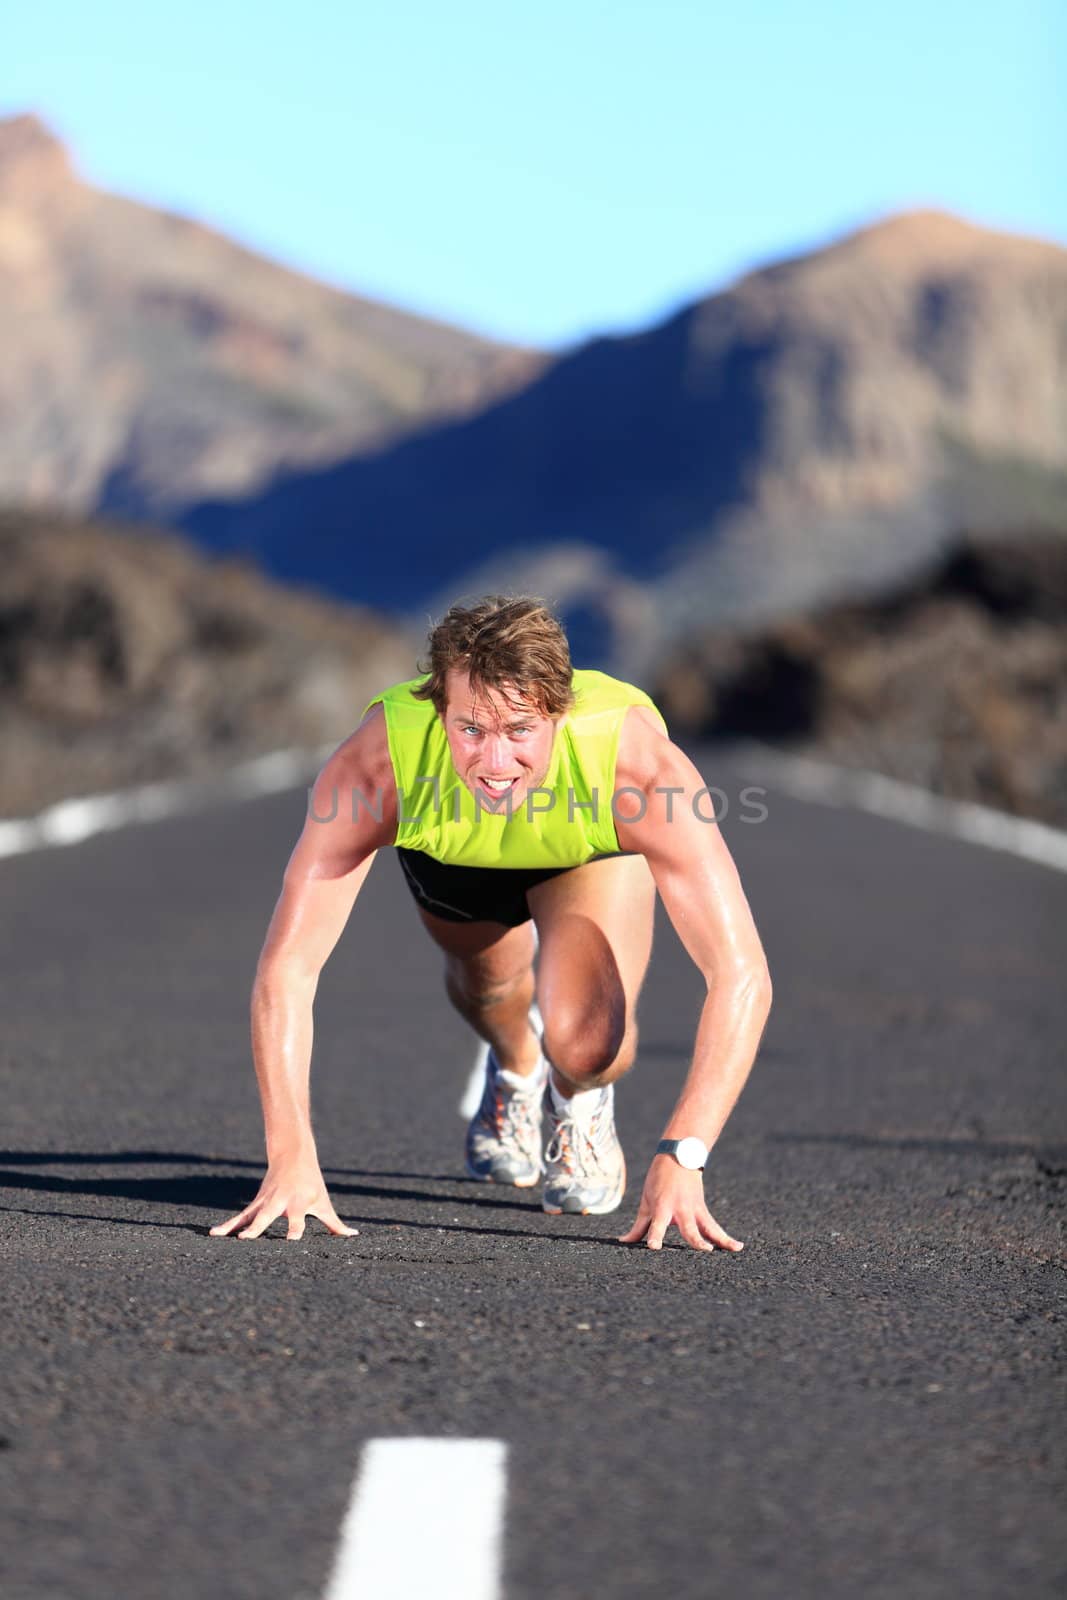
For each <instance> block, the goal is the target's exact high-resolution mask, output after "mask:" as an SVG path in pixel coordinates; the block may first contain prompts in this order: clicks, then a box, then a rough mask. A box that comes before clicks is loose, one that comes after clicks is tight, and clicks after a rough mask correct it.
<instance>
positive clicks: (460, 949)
mask: <svg viewBox="0 0 1067 1600" xmlns="http://www.w3.org/2000/svg"><path fill="white" fill-rule="evenodd" d="M418 912H419V916H420V917H421V918H422V922H423V925H424V927H425V928H426V930H427V932H428V933H429V935H430V937H431V938H432V939H433V941H434V943H435V944H437V945H438V946H439V947H440V948H441V949H442V950H443V951H444V953H445V989H446V991H447V993H448V997H449V999H450V1000H451V1002H452V1004H453V1005H454V1006H455V1008H456V1010H457V1011H458V1012H459V1014H460V1016H461V1017H463V1018H464V1019H465V1021H467V1022H469V1023H470V1025H471V1027H472V1028H473V1029H474V1031H475V1033H476V1034H477V1035H478V1037H479V1038H480V1039H484V1040H485V1041H486V1042H487V1043H488V1044H489V1045H490V1047H491V1048H492V1051H493V1054H494V1055H495V1056H496V1059H497V1061H498V1063H499V1064H500V1066H501V1067H503V1068H504V1069H505V1070H506V1071H508V1072H514V1073H517V1074H518V1075H519V1076H520V1077H526V1076H528V1075H529V1074H530V1073H532V1072H534V1071H535V1070H536V1069H537V1067H538V1065H539V1064H540V1059H541V1051H540V1045H539V1042H538V1039H537V1035H536V1034H535V1033H534V1031H533V1028H532V1027H531V1026H530V1018H529V1011H530V1006H531V1004H532V1002H533V998H534V972H533V959H534V954H535V952H536V948H537V945H536V941H535V939H534V930H533V924H532V923H531V922H524V923H521V924H520V925H519V927H517V928H508V927H505V925H504V924H503V923H502V922H449V921H448V920H447V919H446V918H444V917H436V916H434V915H433V913H432V912H430V911H425V910H423V908H422V907H421V906H420V907H419V908H418Z"/></svg>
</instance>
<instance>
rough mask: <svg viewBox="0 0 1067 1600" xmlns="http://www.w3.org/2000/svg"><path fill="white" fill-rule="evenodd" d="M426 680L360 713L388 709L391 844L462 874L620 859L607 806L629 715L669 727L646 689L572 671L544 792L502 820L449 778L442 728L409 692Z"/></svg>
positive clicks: (398, 687)
mask: <svg viewBox="0 0 1067 1600" xmlns="http://www.w3.org/2000/svg"><path fill="white" fill-rule="evenodd" d="M426 681H427V680H426V676H425V675H423V676H422V677H418V678H409V679H408V680H407V681H406V682H404V683H396V684H393V685H392V687H391V688H388V689H384V690H383V691H382V692H381V694H376V695H375V696H374V699H373V700H369V701H368V702H367V704H366V706H365V707H364V710H363V714H364V715H366V713H367V712H368V711H369V710H370V708H371V706H373V705H377V704H379V702H380V703H381V704H382V705H383V706H384V708H385V726H386V733H387V735H388V740H389V754H390V757H391V758H392V764H393V775H394V777H395V779H396V788H397V812H398V818H399V820H398V824H397V832H396V839H395V841H394V843H395V844H397V845H401V846H403V847H404V848H405V849H408V850H422V851H424V852H425V853H426V854H427V855H429V856H433V858H434V860H435V861H446V862H449V863H450V864H452V865H455V866H463V867H512V868H519V867H577V866H581V864H582V863H583V862H585V861H590V860H591V859H592V858H593V857H594V856H598V855H618V854H619V853H620V852H619V842H618V839H617V837H616V834H615V819H614V816H613V814H612V809H611V798H612V795H613V793H614V791H615V759H616V755H617V752H618V746H619V734H620V732H621V731H622V724H623V720H624V718H625V716H626V711H627V709H628V707H630V706H647V707H648V708H649V709H650V710H652V711H654V712H655V714H656V716H657V717H658V718H659V720H660V722H661V723H662V724H663V731H664V733H666V732H667V724H666V722H665V721H664V718H663V714H662V712H661V711H660V710H659V708H658V706H656V705H654V704H653V702H652V701H651V700H650V699H649V697H648V695H647V694H645V692H644V690H643V689H638V688H636V687H635V686H634V685H633V684H632V683H623V682H622V680H621V679H620V678H612V677H609V676H608V674H607V673H604V672H594V671H591V670H583V669H579V670H576V671H575V672H574V674H573V676H572V679H571V687H572V689H573V690H574V695H575V703H574V705H573V707H572V709H571V711H570V712H569V714H568V715H567V717H566V718H565V720H564V721H563V722H562V723H560V724H559V725H558V726H557V728H556V737H555V742H554V744H553V748H552V759H551V763H550V765H549V769H548V772H547V773H546V775H545V779H544V782H543V784H542V785H541V787H539V788H537V789H533V790H531V791H530V793H529V794H528V795H527V796H526V797H525V798H524V799H522V800H520V801H519V802H518V804H517V805H515V806H513V807H512V808H511V814H510V816H509V815H508V810H507V807H506V805H504V804H502V805H501V807H500V809H499V810H498V811H495V812H494V811H492V810H491V809H490V807H489V805H488V803H486V802H484V801H481V800H480V799H479V798H478V797H477V796H475V795H473V794H472V793H471V791H470V790H469V789H468V788H467V785H466V784H465V783H464V782H463V780H462V778H461V777H460V776H459V773H458V772H457V771H456V768H455V765H454V763H453V761H452V752H451V750H450V749H449V747H448V739H447V736H446V734H445V729H444V724H443V723H442V721H441V718H440V717H439V716H438V715H437V712H436V710H435V709H434V706H433V702H432V701H430V700H416V699H415V698H414V696H413V695H412V692H411V691H412V690H413V689H415V688H418V687H419V686H420V685H421V684H423V683H425V682H426Z"/></svg>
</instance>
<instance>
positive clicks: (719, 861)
mask: <svg viewBox="0 0 1067 1600" xmlns="http://www.w3.org/2000/svg"><path fill="white" fill-rule="evenodd" d="M383 845H392V846H394V847H395V848H396V849H397V851H398V854H399V857H400V861H401V865H402V867H403V869H404V874H405V878H406V880H407V883H408V886H409V888H410V889H411V892H412V894H413V896H414V898H415V900H416V904H417V906H418V914H419V916H420V917H421V920H422V922H423V924H424V926H425V928H426V930H427V932H428V933H429V935H430V937H431V938H432V939H433V940H434V941H435V942H436V943H437V944H438V945H439V946H440V948H441V949H442V950H443V951H444V955H445V984H446V988H447V992H448V995H449V998H450V999H451V1001H452V1003H453V1005H454V1006H455V1007H456V1008H457V1010H458V1011H459V1012H460V1014H461V1015H462V1016H463V1017H465V1018H466V1020H467V1021H468V1022H469V1023H470V1024H471V1026H472V1027H473V1028H474V1029H475V1031H476V1032H477V1033H478V1034H479V1035H480V1036H481V1038H482V1039H483V1040H485V1041H486V1042H487V1044H488V1046H489V1048H488V1052H487V1058H486V1081H485V1092H484V1094H483V1097H482V1103H481V1105H480V1107H479V1109H478V1112H477V1113H476V1115H475V1116H474V1118H473V1120H472V1122H471V1124H470V1127H469V1128H468V1132H467V1169H468V1171H469V1172H470V1173H471V1175H472V1176H474V1177H476V1178H479V1179H481V1180H483V1181H487V1182H498V1183H512V1184H516V1185H518V1186H520V1187H522V1186H527V1187H528V1186H530V1185H532V1184H534V1183H536V1182H537V1180H538V1179H539V1178H540V1177H541V1176H542V1170H543V1167H542V1155H541V1118H542V1112H543V1113H544V1114H545V1115H546V1116H547V1118H548V1121H549V1125H550V1138H549V1142H548V1146H547V1149H546V1150H545V1167H544V1177H545V1185H544V1193H543V1202H542V1203H543V1205H544V1208H545V1210H546V1211H549V1212H553V1213H570V1212H577V1213H594V1214H600V1213H606V1212H610V1211H613V1210H615V1209H616V1208H617V1207H618V1205H619V1204H620V1202H621V1200H622V1196H623V1190H624V1187H625V1162H624V1158H623V1153H622V1149H621V1147H620V1145H619V1141H618V1137H617V1135H616V1133H615V1124H614V1116H613V1097H614V1084H615V1081H616V1080H617V1079H618V1078H620V1077H621V1076H622V1075H623V1073H625V1072H626V1071H627V1070H628V1069H629V1067H630V1066H631V1065H632V1063H633V1060H634V1055H635V1052H636V1047H637V1019H636V1007H637V998H638V993H639V991H640V988H641V984H642V982H643V980H644V976H645V971H646V969H647V966H648V961H649V956H650V954H651V949H652V926H653V912H654V907H655V898H656V891H657V890H658V891H659V894H660V896H661V897H662V899H663V903H664V905H665V906H666V908H667V912H668V914H669V916H670V918H671V921H672V923H673V925H674V927H675V929H676V930H677V932H678V936H679V938H680V939H681V941H682V943H683V944H684V946H685V948H686V950H687V951H688V952H689V954H690V956H691V957H692V958H693V961H694V962H695V963H696V965H697V966H698V967H699V969H700V971H701V973H702V974H703V976H704V979H705V982H706V985H707V996H706V999H705V1001H704V1006H703V1010H702V1013H701V1016H700V1022H699V1025H698V1028H697V1034H696V1042H695V1046H694V1053H693V1061H692V1065H691V1067H690V1070H689V1073H688V1075H687V1077H686V1080H685V1084H684V1086H683V1088H682V1092H681V1096H680V1098H679V1100H678V1102H677V1104H676V1106H675V1108H674V1110H673V1112H672V1113H671V1116H670V1118H669V1120H668V1122H667V1126H666V1128H665V1130H664V1139H663V1141H662V1142H661V1144H660V1146H659V1147H658V1148H657V1151H656V1153H655V1154H654V1155H653V1158H652V1161H651V1165H650V1166H649V1169H648V1175H647V1177H646V1179H645V1183H644V1189H643V1192H642V1195H641V1201H640V1205H639V1207H638V1211H637V1217H636V1220H635V1221H634V1223H633V1226H632V1227H631V1228H630V1229H629V1231H628V1232H627V1233H625V1234H623V1235H622V1236H621V1240H620V1242H621V1243H624V1244H629V1243H637V1242H639V1241H640V1240H642V1239H643V1240H644V1241H645V1243H646V1244H647V1245H648V1247H649V1248H650V1249H653V1250H658V1249H659V1248H660V1246H661V1245H662V1243H663V1238H664V1235H665V1233H666V1232H667V1229H668V1228H669V1227H670V1226H671V1225H672V1224H673V1225H674V1226H675V1227H677V1228H678V1230H679V1232H680V1233H681V1235H682V1238H683V1239H684V1240H685V1241H686V1243H687V1244H689V1245H690V1246H692V1248H693V1249H695V1250H713V1249H715V1248H721V1249H728V1250H740V1249H742V1248H743V1246H742V1244H741V1242H740V1241H739V1240H737V1239H733V1238H731V1236H730V1235H729V1234H728V1233H727V1232H726V1230H725V1229H724V1228H722V1227H720V1226H719V1224H718V1223H717V1222H716V1221H715V1219H714V1218H713V1217H712V1216H711V1215H710V1213H709V1211H708V1209H707V1206H706V1204H705V1201H704V1189H703V1177H702V1173H703V1167H704V1162H705V1160H706V1158H707V1151H708V1147H710V1146H712V1145H713V1144H714V1143H715V1140H716V1139H717V1138H718V1136H719V1133H720V1132H721V1130H722V1127H723V1125H724V1123H725V1122H726V1119H727V1117H728V1116H729V1114H730V1111H731V1110H732V1108H733V1105H734V1103H735V1101H736V1099H737V1097H738V1095H739V1094H740V1092H741V1089H742V1087H743V1085H744V1082H745V1080H746V1078H747V1076H748V1073H749V1071H750V1069H751V1066H752V1062H753V1059H754V1057H755V1054H756V1049H757V1046H758V1044H759V1040H760V1037H761V1035H762V1033H763V1028H764V1025H765V1023H766V1020H767V1014H768V1011H769V1009H770V1003H771V984H770V978H769V974H768V970H767V963H766V960H765V959H764V954H763V950H762V948H761V945H760V940H759V937H758V935H757V933H756V929H755V926H754V924H753V920H752V916H751V913H750V911H749V907H748V903H747V901H746V899H745V896H744V894H743V892H742V889H741V884H740V882H739V879H738V875H737V871H736V869H735V867H734V864H733V861H732V859H731V857H730V854H729V852H728V850H727V848H726V845H725V842H724V841H723V839H722V836H721V834H720V832H719V829H718V826H717V824H716V822H715V818H714V807H713V806H712V805H711V802H710V797H709V794H708V791H707V789H706V788H705V786H704V783H703V780H702V778H701V776H700V773H699V772H698V771H697V769H696V767H695V766H694V765H693V763H692V762H691V761H690V760H689V758H688V757H687V756H686V755H685V753H684V752H683V751H682V750H680V749H679V748H678V747H677V746H676V745H674V744H673V743H672V742H671V740H670V739H669V738H668V736H667V730H666V725H665V723H664V721H663V718H662V716H661V715H660V713H659V711H658V710H657V709H656V707H655V706H654V705H653V703H652V701H651V700H650V699H649V697H648V696H647V695H646V694H644V693H643V692H642V691H641V690H640V689H637V688H635V687H634V686H633V685H631V684H627V683H623V682H621V681H620V680H618V679H616V678H611V677H608V676H607V675H606V674H604V673H599V672H586V671H574V670H573V669H572V667H571V661H570V652H569V649H568V645H567V640H566V635H565V634H564V632H563V629H562V628H561V626H560V624H559V623H558V621H557V620H556V618H555V617H554V616H552V614H551V613H550V611H548V609H547V608H546V607H545V606H544V605H543V604H542V603H541V602H540V601H538V600H533V599H514V598H505V597H502V596H490V597H488V598H487V599H485V600H483V601H481V602H479V603H478V604H477V605H474V606H472V607H463V606H453V607H452V609H451V610H450V611H449V612H448V614H447V616H446V617H445V618H444V619H443V621H442V622H440V623H439V624H438V625H437V627H436V628H434V630H433V631H432V633H431V635H430V641H429V667H428V669H427V670H426V671H425V672H424V673H423V674H421V675H420V677H419V678H415V679H412V680H410V681H409V682H407V683H402V684H395V685H393V686H392V687H391V688H390V689H387V690H385V691H384V692H383V693H382V694H380V695H376V696H375V698H374V699H373V700H372V701H371V702H370V704H369V705H368V707H367V708H366V710H365V712H364V715H363V720H362V721H361V723H360V725H359V727H358V728H357V730H356V731H355V733H353V734H352V735H351V737H350V738H349V739H347V740H346V741H345V742H344V743H343V744H342V745H341V746H340V747H339V748H338V749H337V750H336V751H335V752H334V754H333V755H332V756H331V757H330V759H329V760H328V761H327V763H326V765H325V767H324V768H323V770H322V772H321V773H320V774H319V777H318V779H317V780H316V783H315V786H314V789H313V790H312V795H311V805H310V807H309V815H308V819H307V821H306V823H305V825H304V829H303V832H302V833H301V836H300V838H299V840H298V841H297V844H296V847H295V849H294V851H293V854H292V856H291V857H290V860H289V864H288V866H287V868H286V871H285V878H284V884H283V888H282V892H281V896H280V898H279V900H278V903H277V905H276V907H275V911H274V916H273V918H272V920H271V924H270V928H269V930H268V932H267V937H266V941H265V943H264V946H263V951H262V953H261V955H260V959H259V965H258V968H257V972H256V979H255V985H254V988H253V995H252V1038H253V1054H254V1059H255V1068H256V1075H257V1078H258V1081H259V1087H260V1094H261V1098H262V1102H263V1115H264V1122H265V1128H266V1144H267V1163H268V1165H267V1172H266V1176H265V1177H264V1179H263V1183H262V1185H261V1187H260V1190H259V1193H258V1194H257V1195H256V1197H255V1199H254V1200H253V1201H252V1203H251V1205H249V1206H247V1207H246V1208H245V1209H244V1210H243V1211H242V1212H240V1213H239V1214H238V1215H237V1216H235V1217H231V1218H230V1219H229V1221H227V1222H224V1223H220V1224H219V1225H218V1226H217V1227H214V1228H212V1230H211V1232H212V1233H213V1234H215V1235H223V1234H231V1233H237V1234H238V1237H239V1238H241V1239H255V1238H258V1236H259V1235H260V1234H261V1233H263V1232H264V1231H265V1229H266V1228H268V1227H269V1226H270V1224H271V1223H272V1222H274V1221H275V1220H276V1219H277V1218H279V1217H282V1216H284V1217H286V1218H287V1219H288V1235H287V1237H288V1238H290V1239H299V1238H301V1237H302V1236H303V1232H304V1222H305V1217H306V1216H308V1215H310V1216H313V1217H317V1218H318V1219H319V1221H321V1222H323V1223H324V1224H325V1225H326V1227H327V1228H328V1229H329V1230H330V1232H331V1233H334V1234H339V1235H347V1234H350V1233H351V1232H352V1230H351V1229H350V1228H348V1227H346V1226H345V1224H344V1223H343V1222H342V1221H341V1220H340V1218H339V1217H338V1216H337V1213H336V1211H335V1210H334V1208H333V1204H332V1203H331V1201H330V1198H329V1196H328V1194H327V1191H326V1186H325V1183H324V1182H323V1178H322V1173H321V1171H320V1168H319V1162H318V1156H317V1153H316V1149H315V1142H314V1138H313V1135H312V1129H311V1117H310V1109H309V1075H310V1064H311V1042H312V1005H313V1001H314V995H315V988H316V984H317V981H318V976H319V973H320V971H321V970H322V967H323V966H324V964H325V962H326V960H327V958H328V957H329V955H330V952H331V951H332V949H333V948H334V945H335V944H336V942H337V940H338V938H339V937H340V934H341V931H342V929H343V928H344V926H345V923H346V922H347V920H348V917H349V914H350V912H351V910H352V907H353V905H354V903H355V900H356V897H357V895H358V894H359V891H360V888H361V887H362V885H363V882H364V880H365V878H366V876H367V873H368V872H369V871H370V868H371V864H372V863H373V860H374V857H375V853H376V852H377V851H378V850H379V849H380V848H381V847H382V846H383ZM531 919H532V925H531ZM534 927H536V930H537V939H536V941H535V934H534ZM538 944H539V950H538ZM535 950H538V965H537V973H536V978H535V973H534V966H533V961H534V954H535ZM535 990H536V1001H537V1009H538V1010H539V1012H540V1015H541V1016H542V1017H543V1018H544V1023H543V1035H539V1034H538V1032H537V1030H536V1027H535V1023H534V1016H535V1010H534V999H535Z"/></svg>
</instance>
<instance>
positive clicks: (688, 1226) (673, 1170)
mask: <svg viewBox="0 0 1067 1600" xmlns="http://www.w3.org/2000/svg"><path fill="white" fill-rule="evenodd" d="M672 1222H673V1223H674V1225H675V1227H676V1228H677V1229H678V1232H679V1233H680V1234H681V1236H682V1238H683V1239H684V1240H685V1242H686V1244H688V1245H692V1247H693V1249H694V1250H714V1249H716V1248H718V1249H720V1250H734V1251H736V1250H743V1249H744V1248H745V1247H744V1245H743V1244H742V1243H741V1241H740V1239H732V1238H731V1237H730V1235H729V1234H728V1233H727V1232H726V1230H725V1228H720V1227H719V1224H718V1223H717V1222H716V1221H715V1218H714V1217H713V1216H712V1214H711V1212H710V1211H709V1210H708V1208H707V1205H706V1204H705V1201H704V1174H703V1173H702V1172H687V1171H686V1169H685V1168H684V1167H680V1166H679V1165H678V1163H677V1161H675V1159H674V1157H673V1156H666V1155H664V1156H656V1157H655V1158H654V1159H653V1162H652V1165H651V1166H650V1167H649V1169H648V1177H647V1178H646V1179H645V1187H644V1189H643V1191H642V1194H641V1204H640V1205H639V1206H638V1208H637V1221H636V1222H635V1223H634V1225H633V1227H632V1228H631V1229H630V1231H629V1233H624V1234H622V1235H621V1236H620V1238H619V1243H620V1244H638V1243H640V1241H641V1240H642V1239H644V1240H645V1243H646V1244H647V1245H648V1248H649V1249H650V1250H659V1249H661V1248H662V1246H663V1235H664V1234H665V1233H666V1232H667V1229H668V1228H669V1227H670V1225H671V1223H672Z"/></svg>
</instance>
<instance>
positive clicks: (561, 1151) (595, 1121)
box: [545, 1091, 611, 1177]
mask: <svg viewBox="0 0 1067 1600" xmlns="http://www.w3.org/2000/svg"><path fill="white" fill-rule="evenodd" d="M600 1095H601V1098H600V1104H599V1105H598V1106H597V1108H596V1110H595V1111H594V1112H593V1114H592V1116H591V1117H590V1118H589V1119H588V1121H585V1120H582V1121H579V1119H578V1118H577V1117H574V1116H572V1115H571V1114H570V1112H569V1111H564V1112H562V1113H561V1112H559V1111H558V1110H557V1109H556V1105H555V1102H554V1101H553V1100H552V1097H551V1094H550V1095H549V1102H550V1105H551V1110H552V1116H553V1118H554V1119H555V1123H556V1129H555V1132H554V1133H553V1135H552V1137H551V1139H550V1140H549V1142H548V1146H547V1148H546V1150H545V1160H546V1162H550V1163H552V1164H553V1165H554V1164H555V1163H557V1162H558V1163H560V1165H562V1166H563V1167H565V1168H566V1169H567V1171H568V1172H576V1173H578V1174H580V1175H581V1176H583V1177H585V1176H589V1175H592V1174H595V1173H597V1172H599V1171H600V1146H601V1145H602V1144H604V1143H605V1142H606V1138H605V1135H606V1134H607V1131H608V1128H609V1127H610V1121H611V1119H610V1118H609V1117H606V1116H605V1114H604V1112H605V1108H606V1106H607V1096H606V1095H604V1094H603V1092H602V1091H601V1092H600Z"/></svg>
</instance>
